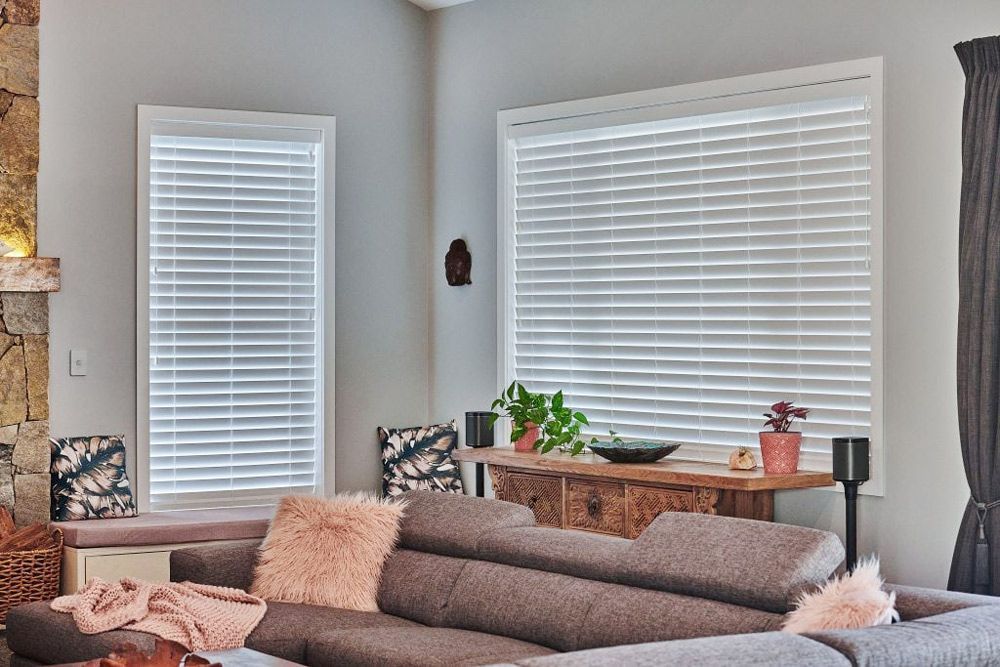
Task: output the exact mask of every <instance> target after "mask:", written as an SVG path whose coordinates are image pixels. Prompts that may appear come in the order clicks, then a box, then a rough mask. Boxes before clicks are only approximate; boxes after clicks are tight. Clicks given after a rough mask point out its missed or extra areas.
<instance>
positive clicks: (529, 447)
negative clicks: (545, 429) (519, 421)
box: [514, 422, 542, 452]
mask: <svg viewBox="0 0 1000 667" xmlns="http://www.w3.org/2000/svg"><path fill="white" fill-rule="evenodd" d="M524 425H525V427H526V428H527V429H528V430H527V431H525V432H524V435H522V436H521V437H520V438H518V439H517V440H515V441H514V451H515V452H533V451H535V441H536V440H538V439H539V438H540V437H542V429H541V427H539V426H535V425H534V424H533V423H532V422H525V423H524Z"/></svg>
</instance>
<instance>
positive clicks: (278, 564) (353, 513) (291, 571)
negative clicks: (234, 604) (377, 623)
mask: <svg viewBox="0 0 1000 667" xmlns="http://www.w3.org/2000/svg"><path fill="white" fill-rule="evenodd" d="M403 507H404V505H403V504H402V503H400V502H399V501H393V502H389V501H384V500H380V499H378V498H375V497H373V496H371V495H369V494H364V493H358V494H341V495H338V496H336V497H334V498H330V499H324V498H315V497H312V496H287V497H285V498H283V499H282V500H281V503H280V504H279V505H278V511H277V512H276V513H275V515H274V519H273V520H272V521H271V527H270V528H269V529H268V531H267V537H266V538H264V543H263V545H261V549H260V558H259V560H258V562H257V568H256V569H255V570H254V577H253V585H252V586H251V588H250V592H251V593H253V594H254V595H257V596H259V597H262V598H264V599H265V600H273V601H276V602H300V603H304V604H314V605H322V606H326V607H339V608H341V609H356V610H359V611H378V604H377V602H376V593H377V591H378V585H379V580H380V579H381V578H382V566H383V565H384V564H385V560H386V558H388V557H389V554H390V553H392V550H393V548H394V547H395V545H396V539H397V537H398V535H399V521H400V519H401V518H402V516H403Z"/></svg>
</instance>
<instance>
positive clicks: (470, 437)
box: [465, 412, 493, 447]
mask: <svg viewBox="0 0 1000 667" xmlns="http://www.w3.org/2000/svg"><path fill="white" fill-rule="evenodd" d="M492 414H493V413H492V412H466V413H465V445H466V446H467V447H492V446H493V428H492V427H491V426H490V415H492Z"/></svg>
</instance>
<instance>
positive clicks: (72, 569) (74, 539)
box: [52, 506, 274, 595]
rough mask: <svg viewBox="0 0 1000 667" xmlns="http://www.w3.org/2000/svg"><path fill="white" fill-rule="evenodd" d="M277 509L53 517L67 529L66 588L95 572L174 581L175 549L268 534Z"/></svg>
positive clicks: (70, 590) (80, 583)
mask: <svg viewBox="0 0 1000 667" xmlns="http://www.w3.org/2000/svg"><path fill="white" fill-rule="evenodd" d="M273 515H274V507H273V506H266V507H239V508H232V509H217V510H184V511H177V512H150V513H148V514H142V515H139V516H137V517H130V518H127V519H92V520H89V521H56V522H53V523H52V526H53V527H55V528H59V529H60V530H62V531H63V540H64V542H63V544H64V546H63V566H62V585H61V589H62V592H63V594H64V595H65V594H68V593H75V592H76V591H77V590H79V588H80V587H81V586H83V584H84V583H86V582H87V580H88V579H91V578H93V577H100V578H102V579H105V580H115V581H117V580H118V579H120V578H122V577H133V578H136V579H144V580H146V581H169V580H170V552H171V551H175V550H177V549H184V548H186V547H190V546H192V545H195V544H206V543H220V542H231V541H235V540H246V539H258V538H262V537H264V535H265V534H266V533H267V527H268V524H269V523H270V520H271V517H272V516H273Z"/></svg>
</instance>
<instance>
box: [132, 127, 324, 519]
mask: <svg viewBox="0 0 1000 667" xmlns="http://www.w3.org/2000/svg"><path fill="white" fill-rule="evenodd" d="M139 126H140V127H139V129H140V137H139V164H140V172H139V179H140V188H139V192H140V194H139V221H140V223H139V224H140V234H139V245H140V248H139V257H140V264H139V267H138V273H139V295H140V297H139V298H140V308H139V312H140V318H139V319H140V323H139V327H138V328H139V331H140V345H139V356H140V359H139V364H138V366H139V372H140V377H139V388H140V397H139V406H140V407H139V412H140V415H139V422H140V429H139V438H140V441H143V440H144V442H140V448H139V452H140V460H141V461H142V462H144V464H145V465H141V466H140V467H141V468H143V469H142V470H140V479H143V483H142V484H141V487H142V488H140V498H141V499H142V500H143V501H145V503H144V504H145V505H146V507H147V509H149V510H171V509H188V508H209V507H225V506H240V505H260V504H268V503H273V502H275V501H276V500H277V499H278V498H279V497H281V496H282V495H285V494H288V493H307V494H315V493H321V492H322V490H323V456H324V429H323V412H324V410H323V407H324V406H323V366H324V355H323V350H324V346H323V342H324V339H323V333H324V331H323V299H322V296H323V270H324V266H323V230H324V227H325V226H326V227H329V222H332V221H326V224H325V216H324V213H325V212H326V211H328V210H329V211H332V207H327V206H326V205H325V203H326V201H325V197H326V196H327V195H328V193H327V192H326V188H325V180H326V179H325V176H326V175H327V169H328V168H332V164H330V165H327V164H326V160H325V158H326V156H327V154H328V153H329V152H330V151H331V150H332V142H333V138H334V137H333V125H332V118H321V117H310V116H290V115H284V114H259V113H249V112H225V111H206V110H196V109H174V108H168V107H140V119H139ZM143 186H145V187H143ZM329 194H330V195H332V192H331V193H329ZM143 473H146V475H145V477H144V478H143Z"/></svg>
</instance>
